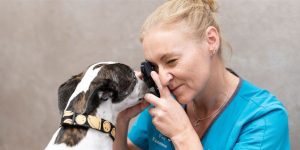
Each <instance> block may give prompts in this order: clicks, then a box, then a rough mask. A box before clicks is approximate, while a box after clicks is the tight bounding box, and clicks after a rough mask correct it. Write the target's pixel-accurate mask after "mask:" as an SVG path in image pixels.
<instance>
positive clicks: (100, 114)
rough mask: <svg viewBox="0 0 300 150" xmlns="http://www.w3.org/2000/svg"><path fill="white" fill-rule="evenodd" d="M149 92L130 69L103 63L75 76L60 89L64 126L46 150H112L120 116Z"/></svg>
mask: <svg viewBox="0 0 300 150" xmlns="http://www.w3.org/2000/svg"><path fill="white" fill-rule="evenodd" d="M146 92H147V86H146V85H145V83H144V82H143V81H142V80H140V79H139V78H137V77H136V76H135V73H134V71H133V70H132V69H131V68H130V67H129V66H127V65H124V64H121V63H114V62H101V63H96V64H94V65H91V66H90V67H89V68H88V69H87V70H86V71H85V72H84V73H80V74H78V75H75V76H73V77H72V78H71V79H69V80H68V81H66V82H65V83H63V84H62V85H61V86H60V87H59V89H58V100H59V101H58V103H59V110H60V113H61V115H62V120H61V126H60V128H59V129H58V130H57V131H56V132H55V134H54V135H53V137H52V139H51V141H50V142H49V144H48V145H47V147H46V148H45V149H46V150H52V149H53V150H58V149H59V150H61V149H63V150H66V149H70V150H75V149H76V150H83V149H88V150H93V149H98V150H99V149H101V150H111V149H112V144H113V139H114V135H115V130H116V129H115V128H114V124H115V123H116V117H117V114H118V113H119V112H120V111H122V110H124V109H125V108H128V107H130V106H133V105H135V104H137V103H139V102H141V99H142V98H143V97H144V95H145V93H146Z"/></svg>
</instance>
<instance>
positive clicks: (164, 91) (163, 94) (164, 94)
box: [151, 71, 171, 97]
mask: <svg viewBox="0 0 300 150" xmlns="http://www.w3.org/2000/svg"><path fill="white" fill-rule="evenodd" d="M151 77H152V79H153V80H154V82H155V84H156V86H157V88H158V90H159V93H160V97H168V96H170V95H171V94H170V90H169V88H168V87H167V86H163V85H162V84H161V82H160V79H159V76H158V74H157V73H156V72H155V71H151Z"/></svg>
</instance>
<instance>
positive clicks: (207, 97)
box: [191, 62, 239, 118]
mask: <svg viewBox="0 0 300 150" xmlns="http://www.w3.org/2000/svg"><path fill="white" fill-rule="evenodd" d="M212 65H214V67H213V68H214V70H211V76H210V78H209V81H208V83H207V85H206V88H205V89H204V90H203V92H201V93H200V94H199V96H198V98H196V99H194V100H193V101H192V104H191V105H193V107H194V111H195V112H194V113H195V114H197V117H200V118H203V117H205V116H208V115H210V114H211V113H214V112H215V111H216V110H217V109H219V108H220V107H221V106H222V105H223V104H224V103H227V102H228V101H229V99H230V98H231V96H232V95H233V93H234V91H235V89H236V87H237V86H238V82H239V78H238V77H236V76H235V75H233V74H232V73H230V72H229V71H228V70H226V69H225V67H224V65H223V63H220V62H217V63H213V64H212Z"/></svg>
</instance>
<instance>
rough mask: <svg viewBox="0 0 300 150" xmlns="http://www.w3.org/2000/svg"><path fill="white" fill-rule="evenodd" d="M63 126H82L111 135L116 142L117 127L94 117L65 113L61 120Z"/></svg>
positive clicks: (70, 112)
mask: <svg viewBox="0 0 300 150" xmlns="http://www.w3.org/2000/svg"><path fill="white" fill-rule="evenodd" d="M60 124H61V126H80V127H86V128H92V129H95V130H98V131H101V132H103V133H106V134H109V136H110V137H111V138H112V140H113V141H114V140H115V135H116V127H115V126H114V125H113V124H112V123H111V122H109V121H107V120H105V119H102V118H98V117H96V116H92V115H84V114H79V113H75V112H72V111H68V110H67V111H64V113H63V116H62V118H61V123H60Z"/></svg>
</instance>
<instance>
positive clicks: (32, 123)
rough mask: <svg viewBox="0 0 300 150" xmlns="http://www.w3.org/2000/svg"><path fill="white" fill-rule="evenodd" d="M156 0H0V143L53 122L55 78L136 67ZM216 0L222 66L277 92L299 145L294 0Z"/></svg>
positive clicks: (6, 147) (29, 148)
mask: <svg viewBox="0 0 300 150" xmlns="http://www.w3.org/2000/svg"><path fill="white" fill-rule="evenodd" d="M162 2H164V0H0V70H1V73H0V77H1V78H0V80H1V82H0V83H1V86H0V100H1V101H0V102H1V104H0V149H1V150H19V149H22V150H39V149H43V148H44V147H45V146H46V145H47V143H48V142H49V140H50V138H51V136H52V134H53V133H54V132H55V130H56V129H57V128H58V126H59V119H60V118H59V113H58V108H57V88H58V86H59V85H60V84H61V83H63V82H64V81H66V80H67V79H68V78H69V77H71V75H74V74H77V73H79V72H81V71H82V70H84V69H85V68H86V67H87V66H88V65H90V64H93V63H95V62H98V61H118V62H123V63H126V64H129V65H130V66H132V67H133V68H134V69H139V64H140V62H141V61H142V60H143V54H142V50H141V49H142V47H141V44H140V43H139V30H140V26H141V24H142V22H143V21H144V19H145V18H146V16H147V15H149V14H150V12H152V11H153V10H154V9H155V8H156V7H157V6H158V5H160V4H161V3H162ZM218 2H219V14H218V20H219V23H220V26H221V30H222V35H223V37H224V38H225V39H226V41H228V42H229V43H230V44H231V46H232V47H233V50H232V52H231V54H230V55H228V56H230V57H228V59H227V64H228V66H230V67H232V68H233V69H234V70H235V71H236V72H238V73H239V75H240V76H242V77H243V78H245V79H247V80H249V81H251V82H252V83H254V84H256V85H258V86H260V87H262V88H265V89H268V90H269V91H271V92H272V93H273V94H275V95H276V96H277V97H278V98H279V99H281V100H282V102H283V104H284V105H285V106H286V108H287V110H288V112H289V127H290V138H291V148H292V149H300V146H299V141H300V139H299V138H300V129H299V127H300V122H299V119H300V118H299V109H300V101H299V99H300V91H299V83H300V82H299V81H300V67H299V64H300V59H299V56H300V55H299V54H300V52H299V50H300V44H299V38H300V9H299V8H300V1H298V0H238V1H237V0H218ZM278 130H280V129H278Z"/></svg>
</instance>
